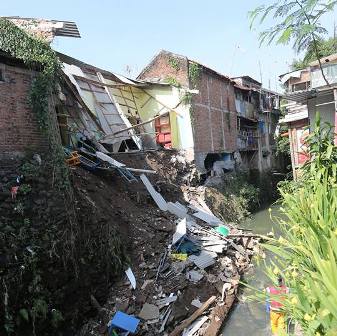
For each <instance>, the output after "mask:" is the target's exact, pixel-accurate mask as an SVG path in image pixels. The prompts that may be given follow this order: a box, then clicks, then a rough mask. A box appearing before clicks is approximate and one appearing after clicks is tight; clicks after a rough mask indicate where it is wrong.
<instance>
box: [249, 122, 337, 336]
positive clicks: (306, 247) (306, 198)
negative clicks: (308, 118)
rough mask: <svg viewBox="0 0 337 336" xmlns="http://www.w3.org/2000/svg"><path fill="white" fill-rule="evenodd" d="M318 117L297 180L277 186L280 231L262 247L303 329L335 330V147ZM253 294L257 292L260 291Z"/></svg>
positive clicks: (269, 269) (268, 268)
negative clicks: (282, 281) (270, 257)
mask: <svg viewBox="0 0 337 336" xmlns="http://www.w3.org/2000/svg"><path fill="white" fill-rule="evenodd" d="M332 134H333V132H332V131H331V127H328V126H324V127H321V125H320V122H319V118H318V120H317V123H316V127H315V130H314V131H313V132H312V133H311V135H310V136H309V137H308V139H307V141H308V145H309V154H310V157H311V159H310V161H309V162H308V163H307V164H306V165H305V166H304V167H303V170H302V177H301V178H300V180H299V181H297V182H291V183H290V184H287V185H283V186H282V187H280V193H281V214H282V215H281V216H280V217H279V218H276V219H275V220H276V221H277V222H278V223H279V225H280V229H281V232H282V234H281V236H280V237H279V238H278V239H273V240H271V241H269V242H268V243H267V244H264V246H265V248H267V249H268V250H270V251H272V252H273V253H274V256H275V257H274V258H273V262H272V263H271V264H270V265H268V266H267V265H265V268H266V273H267V275H268V277H269V278H270V280H271V282H274V283H275V280H276V277H277V276H278V275H282V276H283V277H284V279H285V282H286V285H287V286H288V287H289V288H290V294H289V295H288V297H287V298H286V301H285V304H284V310H285V312H286V314H287V315H288V317H289V318H291V319H292V320H294V321H297V322H298V323H299V324H300V325H301V327H302V329H303V332H304V335H315V336H318V335H327V336H332V335H334V336H335V335H337V178H336V176H337V149H336V147H335V146H334V145H333V141H332ZM255 297H258V298H262V297H263V295H262V294H261V293H256V294H255Z"/></svg>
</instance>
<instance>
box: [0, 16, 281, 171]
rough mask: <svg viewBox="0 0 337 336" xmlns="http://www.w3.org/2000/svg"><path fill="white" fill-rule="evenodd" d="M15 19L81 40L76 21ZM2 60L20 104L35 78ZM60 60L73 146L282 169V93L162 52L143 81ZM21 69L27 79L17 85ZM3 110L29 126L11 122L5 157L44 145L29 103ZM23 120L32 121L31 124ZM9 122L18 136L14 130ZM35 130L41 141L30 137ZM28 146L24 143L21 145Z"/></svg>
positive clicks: (65, 133)
mask: <svg viewBox="0 0 337 336" xmlns="http://www.w3.org/2000/svg"><path fill="white" fill-rule="evenodd" d="M7 19H8V20H11V21H12V22H13V23H15V24H16V25H18V26H19V27H23V28H25V29H26V30H27V31H28V32H29V33H32V34H34V35H37V36H38V37H41V36H42V37H45V39H46V40H47V41H48V42H51V41H52V39H53V38H54V37H55V36H71V37H80V34H79V32H78V29H77V27H76V24H75V23H72V22H61V21H48V20H41V19H39V20H35V19H34V20H33V21H32V19H26V18H24V19H22V18H18V17H14V18H7ZM2 56H3V58H2V64H1V69H2V70H1V72H2V77H1V79H3V85H2V86H3V87H4V88H5V87H6V89H8V90H9V95H12V96H11V99H12V100H13V99H14V98H15V97H16V96H17V92H20V90H21V91H22V90H25V92H26V93H27V92H28V88H29V86H30V83H31V82H32V79H33V78H34V75H33V73H32V70H30V69H28V68H27V67H25V66H24V64H23V63H22V62H20V61H17V62H16V63H15V61H14V59H13V58H12V57H10V56H9V55H6V54H2ZM57 56H58V58H59V60H60V62H61V63H62V71H63V76H62V82H61V86H60V87H59V93H58V95H57V96H55V97H54V100H53V105H54V110H55V116H56V118H57V127H58V128H59V130H60V136H61V141H62V144H63V146H65V147H68V148H71V149H72V150H76V149H78V148H79V147H84V148H86V149H89V150H90V149H92V148H90V147H95V148H96V149H99V150H100V151H102V152H104V153H107V152H111V153H115V152H125V151H127V152H130V151H139V150H148V149H160V148H163V149H176V150H179V151H181V152H182V154H183V155H184V156H185V158H186V159H187V160H188V161H193V160H194V161H195V164H196V167H197V169H198V171H199V172H200V173H206V172H209V171H214V172H215V173H216V174H218V175H219V174H220V175H221V174H223V171H230V170H233V169H234V168H235V167H240V168H241V169H258V170H259V171H260V172H262V171H267V170H270V169H271V168H274V167H276V166H277V162H276V161H275V155H274V153H275V146H274V139H273V134H274V130H275V126H276V123H277V120H278V116H279V99H280V96H279V95H278V94H277V93H275V92H272V91H270V90H266V89H263V88H262V85H261V83H259V82H257V81H255V80H254V79H252V78H250V77H248V76H243V77H237V78H233V79H231V78H229V77H227V76H224V75H222V74H220V73H218V72H217V71H215V70H213V69H211V68H209V67H206V66H204V65H202V64H200V63H198V62H196V61H192V60H190V59H188V58H187V57H185V56H180V55H176V54H173V53H170V52H166V51H162V52H160V53H159V54H158V55H157V56H156V57H155V58H154V59H153V60H152V62H151V63H150V64H149V65H148V66H147V67H145V68H144V70H143V71H142V72H141V74H140V75H139V76H138V78H137V80H133V79H129V78H126V77H124V76H121V75H118V74H116V73H112V72H110V71H107V70H104V69H100V68H97V67H95V66H93V65H89V64H86V63H84V62H82V61H80V60H77V59H75V58H73V57H70V56H67V55H64V54H61V53H57ZM10 59H11V60H10ZM17 68H20V69H21V70H20V71H21V78H20V81H17V82H15V83H14V85H16V87H13V81H15V77H16V76H17ZM23 69H25V70H23ZM23 73H25V75H23ZM22 76H24V77H25V78H26V79H27V80H25V79H24V78H23V77H22ZM22 81H23V83H22ZM9 83H11V84H10V85H9ZM3 102H4V101H3ZM4 103H5V102H4ZM5 105H6V106H7V105H8V104H7V102H6V103H5ZM5 105H4V106H5ZM13 109H16V110H17V111H15V112H14V111H13ZM3 113H4V114H5V115H7V116H8V117H9V115H12V116H13V115H15V114H20V116H21V118H20V120H21V122H20V123H19V122H18V123H16V124H15V125H14V124H13V123H15V119H12V120H10V118H5V119H4V120H5V121H4V123H2V124H1V126H2V127H1V128H2V132H1V133H2V136H3V138H4V141H3V142H2V145H1V146H2V147H1V149H2V151H1V152H2V153H9V152H11V153H16V154H19V153H20V152H21V153H22V152H23V151H24V149H25V148H26V147H27V146H28V147H34V146H37V145H38V142H39V141H40V140H43V139H38V138H39V135H38V132H37V131H36V127H35V126H36V125H35V121H34V116H32V115H31V111H30V110H29V107H28V106H27V104H23V105H20V106H16V107H15V106H14V105H12V109H11V110H10V109H5V108H4V112H3ZM23 120H30V122H29V125H26V123H24V124H23V123H22V121H23ZM8 122H9V123H12V124H13V126H14V127H15V128H16V130H17V133H16V134H13V133H12V132H10V127H8V125H7V123H8ZM29 129H31V135H33V134H34V137H35V138H34V137H33V138H32V139H30V135H29V134H28V133H27V135H25V132H29V131H28V130H29ZM8 132H9V133H10V134H7V133H8ZM19 134H21V135H24V136H23V137H21V136H19ZM22 139H25V140H22ZM27 140H28V141H27ZM20 141H23V142H24V143H23V144H22V145H20ZM90 144H91V145H94V146H90Z"/></svg>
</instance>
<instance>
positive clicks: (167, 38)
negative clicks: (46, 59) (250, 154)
mask: <svg viewBox="0 0 337 336" xmlns="http://www.w3.org/2000/svg"><path fill="white" fill-rule="evenodd" d="M273 1H274V0H269V1H268V0H235V1H230V0H208V1H205V0H90V1H88V0H81V1H79V0H57V1H47V0H11V1H6V2H3V3H2V4H1V5H0V6H1V7H0V9H1V11H0V13H1V16H21V17H35V18H46V19H54V20H65V21H75V22H76V24H77V26H78V28H79V30H80V33H81V36H82V38H80V39H75V38H66V37H57V38H56V39H55V40H54V42H53V44H52V46H53V48H54V49H56V50H57V51H60V52H62V53H65V54H68V55H70V56H72V57H75V58H78V59H80V60H82V61H84V62H87V63H90V64H93V65H95V66H97V67H100V68H103V69H107V70H110V71H112V72H115V73H119V74H123V75H126V76H128V77H132V78H134V77H136V76H137V75H138V74H139V73H140V71H141V70H142V68H143V67H144V66H146V65H147V64H148V63H149V62H150V61H151V59H152V58H153V56H154V55H155V54H156V53H158V52H159V51H160V50H161V49H165V50H169V51H172V52H174V53H177V54H181V55H185V56H187V57H188V58H190V59H192V60H196V61H199V62H200V63H202V64H204V65H207V66H209V67H211V68H213V69H215V70H217V71H219V72H221V73H223V74H226V75H229V76H232V77H233V76H241V75H249V76H251V77H253V78H255V79H257V80H258V81H261V75H262V83H263V86H264V87H266V88H270V89H272V90H278V91H279V90H280V87H279V85H278V76H279V75H280V74H282V73H286V72H288V71H289V64H290V63H291V62H292V60H293V59H294V58H296V56H297V55H296V54H295V53H294V51H293V50H292V48H291V45H286V46H284V45H282V46H281V45H275V44H274V45H271V46H263V47H259V42H258V33H259V31H260V29H261V27H258V26H257V27H256V28H255V29H253V30H250V27H249V20H248V17H247V13H248V11H249V10H252V9H254V8H255V7H256V6H258V5H260V4H263V3H267V4H268V3H271V2H273ZM334 16H336V11H335V13H331V14H329V15H327V16H326V17H325V18H324V26H325V27H326V28H327V29H328V30H329V31H330V32H332V31H333V24H334V19H333V17H334ZM127 68H129V69H130V70H131V72H130V71H129V72H128V71H127Z"/></svg>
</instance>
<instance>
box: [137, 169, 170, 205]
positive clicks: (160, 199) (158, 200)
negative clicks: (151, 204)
mask: <svg viewBox="0 0 337 336" xmlns="http://www.w3.org/2000/svg"><path fill="white" fill-rule="evenodd" d="M140 179H141V180H142V182H143V183H144V185H145V187H146V189H147V191H148V192H149V193H150V195H151V196H152V198H153V200H154V201H155V202H156V204H157V205H158V207H159V209H160V210H163V211H167V209H168V208H167V202H166V201H165V199H164V197H163V196H162V195H161V194H160V193H159V192H157V191H156V190H155V189H154V188H153V185H152V184H151V182H150V180H149V179H148V178H147V177H146V176H145V175H144V174H142V175H140Z"/></svg>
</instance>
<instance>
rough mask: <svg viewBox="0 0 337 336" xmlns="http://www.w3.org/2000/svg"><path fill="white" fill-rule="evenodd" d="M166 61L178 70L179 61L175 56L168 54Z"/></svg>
mask: <svg viewBox="0 0 337 336" xmlns="http://www.w3.org/2000/svg"><path fill="white" fill-rule="evenodd" d="M168 63H169V65H170V66H171V67H172V68H173V69H174V70H176V71H179V70H180V61H179V60H178V59H177V58H175V57H172V56H170V57H169V60H168Z"/></svg>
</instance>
